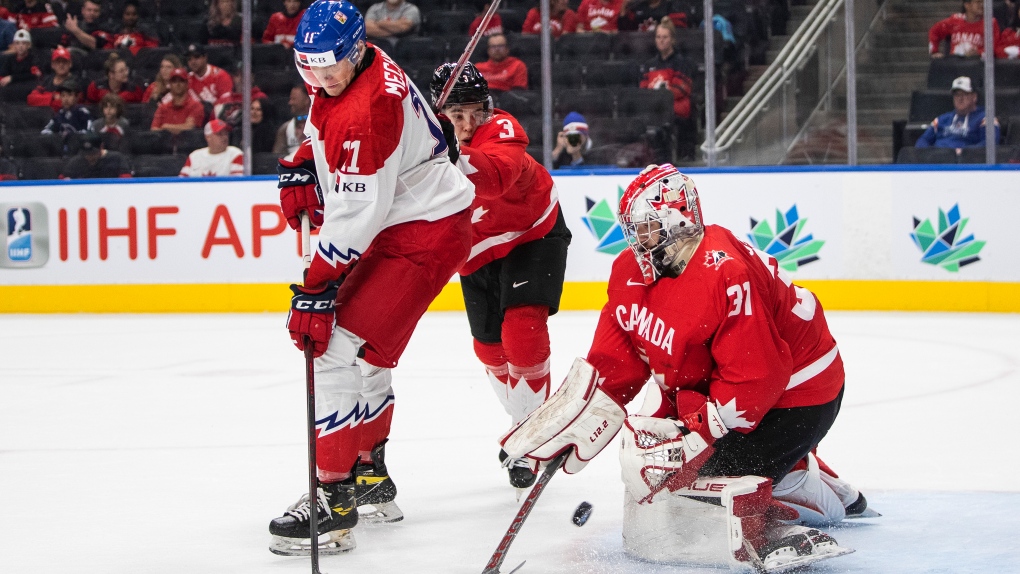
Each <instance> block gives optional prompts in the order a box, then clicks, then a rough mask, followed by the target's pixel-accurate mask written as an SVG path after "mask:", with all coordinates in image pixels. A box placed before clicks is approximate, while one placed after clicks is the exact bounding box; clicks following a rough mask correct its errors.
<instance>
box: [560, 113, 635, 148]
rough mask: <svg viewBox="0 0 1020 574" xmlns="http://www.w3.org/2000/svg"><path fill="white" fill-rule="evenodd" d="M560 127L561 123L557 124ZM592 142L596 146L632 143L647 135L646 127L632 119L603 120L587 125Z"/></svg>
mask: <svg viewBox="0 0 1020 574" xmlns="http://www.w3.org/2000/svg"><path fill="white" fill-rule="evenodd" d="M558 125H562V121H561V122H560V123H559V124H558ZM588 130H589V133H590V134H591V139H592V142H594V143H595V144H597V145H603V144H613V143H620V144H626V143H632V142H636V141H639V140H640V139H641V138H643V137H644V136H645V135H646V134H647V133H648V126H646V125H645V124H644V123H642V122H637V121H634V118H605V119H601V120H599V121H598V122H592V123H591V124H589V125H588Z"/></svg>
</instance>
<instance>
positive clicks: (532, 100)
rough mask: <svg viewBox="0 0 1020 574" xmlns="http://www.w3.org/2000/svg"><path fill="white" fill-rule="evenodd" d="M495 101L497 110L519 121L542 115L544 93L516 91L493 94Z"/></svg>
mask: <svg viewBox="0 0 1020 574" xmlns="http://www.w3.org/2000/svg"><path fill="white" fill-rule="evenodd" d="M493 100H494V101H493V104H494V105H495V106H496V107H497V108H499V109H501V110H505V111H506V112H507V113H509V114H510V115H512V116H514V117H515V118H517V119H518V120H520V119H521V118H534V117H541V115H542V93H541V92H539V91H538V90H514V91H512V92H503V93H501V94H493Z"/></svg>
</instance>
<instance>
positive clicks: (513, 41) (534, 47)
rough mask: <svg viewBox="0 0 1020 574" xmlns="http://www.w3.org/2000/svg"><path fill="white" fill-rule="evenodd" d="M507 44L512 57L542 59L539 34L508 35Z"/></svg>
mask: <svg viewBox="0 0 1020 574" xmlns="http://www.w3.org/2000/svg"><path fill="white" fill-rule="evenodd" d="M507 44H508V45H509V46H510V55H511V56H513V57H515V58H520V59H522V60H537V59H539V58H541V57H542V38H541V37H539V35H538V34H508V35H507ZM483 51H484V50H483ZM457 55H458V56H460V53H459V52H458V53H457Z"/></svg>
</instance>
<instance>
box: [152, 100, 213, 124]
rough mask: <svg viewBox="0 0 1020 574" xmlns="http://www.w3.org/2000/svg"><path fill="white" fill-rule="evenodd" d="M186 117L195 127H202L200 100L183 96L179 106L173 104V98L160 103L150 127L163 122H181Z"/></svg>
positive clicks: (202, 118) (203, 113)
mask: <svg viewBox="0 0 1020 574" xmlns="http://www.w3.org/2000/svg"><path fill="white" fill-rule="evenodd" d="M188 118H191V119H192V121H194V123H195V127H196V128H200V127H202V124H203V123H204V120H205V108H204V107H202V102H200V101H198V100H197V99H195V98H194V97H191V96H189V97H187V98H184V103H182V104H181V105H180V106H177V105H175V104H174V102H173V100H171V101H169V102H166V103H163V104H160V105H159V107H157V108H156V115H154V116H152V129H154V130H156V129H159V128H161V127H163V124H183V123H184V122H185V121H187V119H188Z"/></svg>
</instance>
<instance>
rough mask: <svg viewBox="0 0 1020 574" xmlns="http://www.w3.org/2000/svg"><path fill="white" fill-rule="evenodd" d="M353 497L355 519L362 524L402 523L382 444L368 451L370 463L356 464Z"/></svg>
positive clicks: (383, 443) (359, 461)
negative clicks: (356, 505) (369, 452)
mask: <svg viewBox="0 0 1020 574" xmlns="http://www.w3.org/2000/svg"><path fill="white" fill-rule="evenodd" d="M354 474H355V477H356V482H355V487H354V493H355V494H354V496H355V498H356V499H357V501H358V515H359V516H360V519H361V521H362V522H364V523H365V524H385V523H390V522H397V521H400V520H403V519H404V513H403V512H401V511H400V508H399V507H398V506H397V503H396V502H394V499H395V498H396V497H397V485H396V484H393V479H391V478H390V475H389V472H388V471H387V470H386V441H383V442H382V443H380V444H379V445H378V446H376V447H375V448H373V449H372V462H371V463H364V462H361V460H360V459H359V460H358V465H357V467H356V468H355V470H354Z"/></svg>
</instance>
